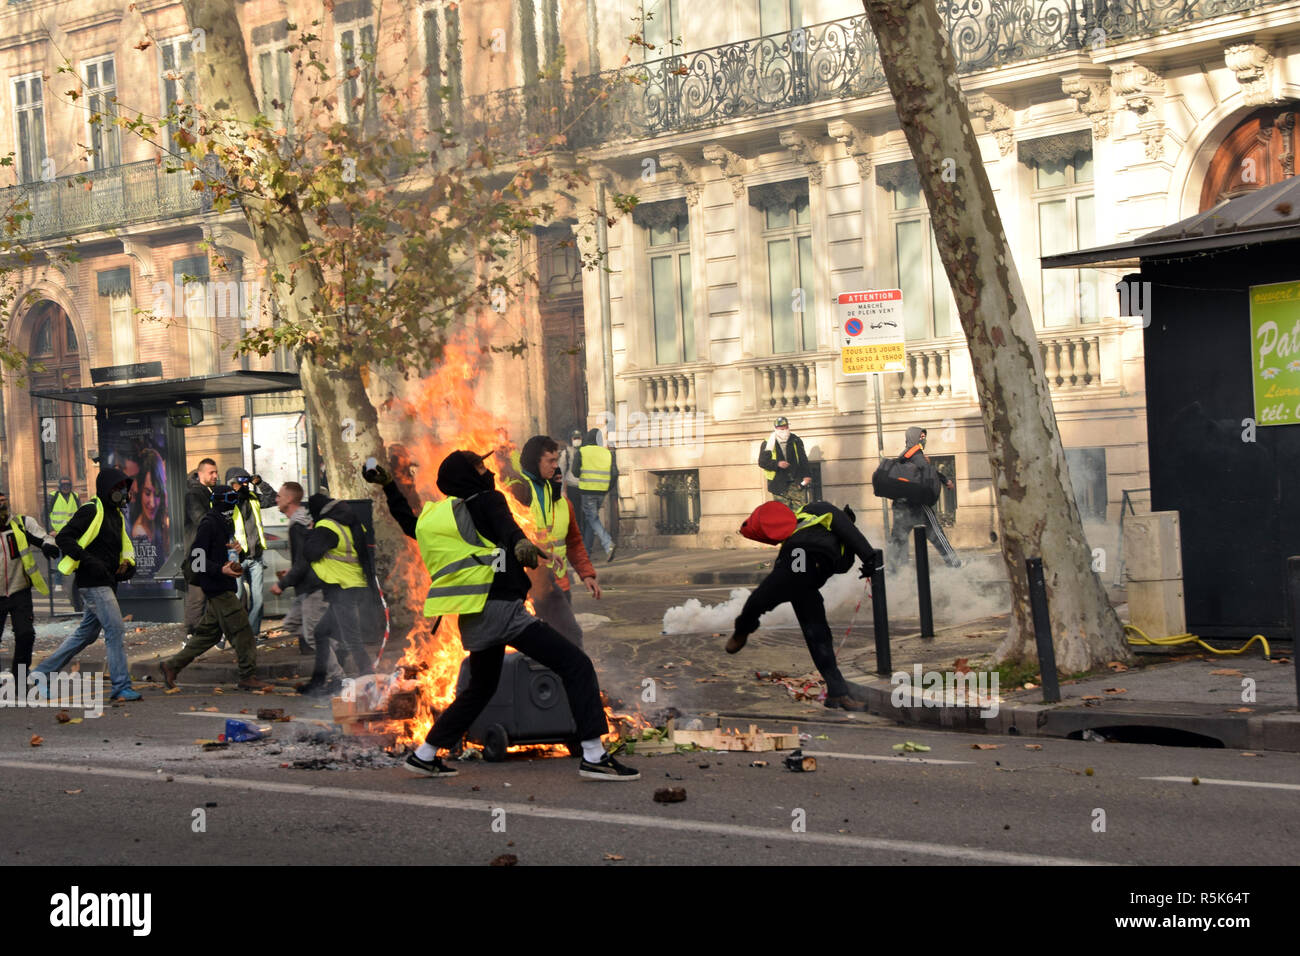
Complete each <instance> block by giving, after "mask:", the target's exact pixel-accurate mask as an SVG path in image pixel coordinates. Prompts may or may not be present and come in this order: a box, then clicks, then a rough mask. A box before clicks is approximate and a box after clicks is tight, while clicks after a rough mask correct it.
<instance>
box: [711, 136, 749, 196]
mask: <svg viewBox="0 0 1300 956" xmlns="http://www.w3.org/2000/svg"><path fill="white" fill-rule="evenodd" d="M704 158H705V159H707V160H708V161H709V162H710V163H712V164H713V165H714V166H717V167H718V169H720V170H721V171H722V175H723V176H724V177H726V180H727V182H729V183H730V184H731V194H732V195H733V196H735V197H736V198H737V199H739V198H740V197H741V196H743V195H745V173H747V172H749V160H747V159H745V157H744V156H741V155H740V154H739V153H733V152H732V151H731V150H729V149H727V147H725V146H718V145H716V144H715V145H709V146H705V147H704Z"/></svg>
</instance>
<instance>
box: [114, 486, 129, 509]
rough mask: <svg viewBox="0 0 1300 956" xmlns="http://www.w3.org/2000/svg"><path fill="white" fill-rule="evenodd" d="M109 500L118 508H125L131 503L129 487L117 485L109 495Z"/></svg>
mask: <svg viewBox="0 0 1300 956" xmlns="http://www.w3.org/2000/svg"><path fill="white" fill-rule="evenodd" d="M109 498H110V499H111V500H112V502H113V504H115V505H117V506H118V507H119V508H125V507H126V506H127V505H129V504H130V503H131V486H130V485H126V486H123V485H118V486H117V487H116V488H114V489H113V493H112V494H110V495H109Z"/></svg>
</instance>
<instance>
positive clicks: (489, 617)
mask: <svg viewBox="0 0 1300 956" xmlns="http://www.w3.org/2000/svg"><path fill="white" fill-rule="evenodd" d="M483 457H484V456H482V455H478V454H475V453H474V452H470V451H455V452H452V453H451V454H450V455H448V456H447V457H446V458H445V459H444V460H443V462H442V464H441V465H440V466H439V467H438V490H439V491H441V492H442V493H443V494H444V495H446V496H447V497H448V498H456V499H460V500H461V501H463V502H464V505H465V509H466V511H467V512H468V514H469V517H470V518H471V519H472V520H473V523H474V530H475V531H476V532H477V534H478V536H481V537H482V538H484V539H485V540H486V541H487V542H488V543H489V545H491V546H493V547H495V548H498V549H500V550H499V552H498V554H499V556H500V558H501V559H503V560H501V562H500V565H499V566H498V565H497V564H495V563H494V564H493V568H494V569H495V573H494V574H493V575H492V583H491V584H490V585H489V588H488V593H487V600H486V602H485V603H484V605H483V609H482V610H481V611H479V612H477V613H474V614H459V615H457V626H458V628H459V630H460V642H461V644H462V646H463V647H464V648H465V650H467V651H469V662H468V667H469V682H468V683H467V684H466V685H465V686H464V687H463V688H461V689H460V691H459V692H458V693H457V694H456V699H455V700H454V701H452V703H451V706H449V707H448V708H447V709H446V710H445V711H443V712H442V715H441V716H440V717H439V718H438V720H437V721H436V722H435V723H434V725H433V727H432V729H430V731H429V735H428V737H426V738H425V741H424V743H423V744H421V745H420V746H419V747H418V748H416V750H415V752H414V753H412V754H410V755H409V756H408V757H407V758H406V768H407V769H408V770H410V771H412V772H413V773H419V774H424V775H425V776H429V777H450V776H455V775H456V773H457V771H456V770H454V769H452V768H450V767H448V766H447V765H446V764H444V763H443V762H442V758H441V757H439V756H438V751H439V750H440V749H446V750H449V749H451V748H453V747H455V746H456V745H457V744H458V743H459V742H460V740H461V738H462V737H463V736H464V735H465V732H466V731H467V730H469V728H470V725H471V724H473V723H474V720H475V718H477V717H478V715H479V714H480V713H481V712H482V711H483V708H484V707H486V706H487V705H488V702H489V701H490V700H491V699H492V695H493V694H495V693H496V689H497V685H498V684H499V683H500V680H501V667H502V664H503V662H504V660H505V651H506V645H507V644H509V645H510V646H511V647H513V648H515V649H516V650H518V651H520V652H521V653H523V654H526V655H528V656H529V657H531V658H532V659H533V660H535V661H537V662H538V663H540V664H542V665H544V666H546V667H549V668H550V669H551V670H553V671H555V673H556V674H557V675H559V678H560V681H561V682H562V683H563V684H564V691H565V694H566V695H567V696H568V699H569V708H570V710H571V711H572V713H573V720H574V723H575V724H576V725H577V736H578V738H579V739H580V740H581V742H582V745H581V752H582V756H583V759H582V763H581V764H580V765H579V768H578V773H579V775H580V776H583V777H587V778H589V779H595V780H636V779H638V778H639V777H640V776H641V775H640V774H639V773H637V772H636V771H635V770H633V769H632V768H631V767H625V766H623V765H622V764H620V763H618V762H617V761H615V760H614V758H613V757H611V756H610V755H609V754H607V753H605V748H604V745H603V744H602V743H601V740H600V738H601V735H602V734H605V733H607V732H608V730H609V724H608V722H607V721H606V720H605V712H604V710H603V709H602V708H601V704H600V685H599V683H598V682H597V680H596V669H595V668H594V667H593V666H592V664H591V659H590V658H589V657H587V655H586V654H584V653H583V652H582V651H581V650H579V649H578V648H577V647H575V646H574V645H573V644H571V643H570V642H569V641H567V640H565V638H564V637H563V636H562V635H560V634H559V633H558V632H557V631H556V630H555V629H554V628H552V627H551V626H550V625H548V624H546V623H545V622H544V621H541V620H539V619H538V618H536V617H534V616H533V615H531V614H529V613H528V611H527V610H526V609H525V608H524V598H525V597H527V595H528V589H529V587H530V585H531V582H530V581H529V579H528V575H527V574H526V573H525V571H524V568H525V567H536V566H537V564H538V561H539V560H544V559H545V554H544V552H542V551H541V550H540V549H539V548H538V547H537V546H536V545H535V544H533V543H532V542H531V541H529V540H528V538H527V536H526V535H525V534H524V532H523V531H522V530H521V529H520V527H519V526H518V525H517V524H515V520H514V518H513V517H512V516H511V514H510V506H509V505H508V504H507V503H506V499H505V497H504V496H503V495H502V494H501V492H499V491H497V490H496V486H495V482H494V481H493V476H492V472H490V471H488V470H487V468H486V466H484V464H483ZM365 478H366V480H367V481H370V482H373V483H375V484H381V485H383V486H384V496H385V497H386V498H387V499H388V510H389V511H391V512H392V515H393V518H394V520H396V521H397V524H398V525H399V526H400V527H401V529H402V531H403V533H405V534H406V536H407V537H408V538H414V539H416V540H417V541H418V540H419V538H418V537H417V534H416V528H417V525H419V523H420V522H419V519H417V518H416V516H415V514H414V512H413V511H412V510H411V506H410V503H409V502H408V501H407V500H406V498H405V497H403V495H402V491H401V489H400V488H398V486H397V484H396V483H395V482H394V481H393V478H392V475H390V474H389V473H388V471H387V469H384V468H376V469H375V470H373V471H368V472H365ZM440 504H441V503H440ZM437 507H439V505H436V504H434V503H433V502H426V503H425V505H424V509H423V511H422V512H421V518H423V517H424V515H426V514H429V513H430V512H431V511H432V510H433V509H435V508H437ZM464 533H467V532H464V531H463V532H462V534H464ZM421 557H422V558H425V561H426V566H427V564H428V561H429V560H431V558H430V557H429V556H427V555H424V554H422V555H421Z"/></svg>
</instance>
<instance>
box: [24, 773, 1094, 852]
mask: <svg viewBox="0 0 1300 956" xmlns="http://www.w3.org/2000/svg"><path fill="white" fill-rule="evenodd" d="M0 767H8V768H10V769H13V770H44V771H51V770H53V771H55V772H62V773H75V774H79V775H82V776H85V775H90V776H95V777H115V778H118V779H121V780H139V781H142V782H143V781H149V782H152V783H156V782H157V781H158V780H159V778H160V774H158V773H151V772H149V771H147V770H126V769H117V768H112V767H79V766H76V765H74V764H50V763H35V762H32V761H28V760H0ZM172 782H173V783H188V784H195V785H197V786H202V787H225V788H227V789H231V790H260V791H264V792H268V793H292V794H298V795H300V796H307V797H329V798H332V799H336V800H357V801H370V802H373V803H389V804H399V805H404V806H416V807H433V808H436V809H440V810H468V811H471V812H477V813H490V812H492V811H493V810H495V809H502V810H505V811H506V812H507V813H517V814H519V815H521V816H528V817H540V818H542V819H547V820H568V821H572V822H578V823H603V824H608V825H612V826H634V827H644V828H646V829H651V830H679V831H685V832H689V833H706V834H712V835H714V836H728V837H748V838H750V839H755V840H769V841H773V840H783V841H788V842H791V843H802V844H805V845H807V844H809V843H817V844H821V845H823V846H837V847H844V848H846V849H852V850H885V851H889V852H892V853H896V854H899V855H903V854H911V855H923V856H936V857H940V858H943V859H949V860H961V861H967V862H971V863H986V864H987V863H1005V864H1009V865H1019V866H1109V865H1111V864H1108V863H1104V862H1101V861H1094V860H1079V859H1073V858H1070V857H1058V856H1039V855H1036V854H1032V853H1011V852H1008V851H1005V850H981V849H977V848H975V847H961V846H949V845H945V844H941V843H920V842H916V841H912V840H887V839H882V838H879V837H857V836H849V835H847V834H839V833H807V832H805V833H794V832H792V831H790V830H786V829H765V828H763V827H754V826H745V825H743V824H734V823H710V822H708V821H706V820H682V819H673V818H661V817H650V816H644V815H642V814H638V813H611V812H608V811H601V810H580V809H577V808H573V807H539V806H537V805H536V804H530V803H494V802H492V801H489V800H469V799H464V798H459V797H434V796H423V795H417V794H411V793H389V792H385V791H379V790H353V789H348V788H344V787H322V786H314V785H310V784H301V783H274V782H272V781H267V780H249V779H240V778H234V777H225V778H222V777H201V776H194V775H191V774H179V773H173V774H172Z"/></svg>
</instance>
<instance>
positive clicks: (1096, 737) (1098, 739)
mask: <svg viewBox="0 0 1300 956" xmlns="http://www.w3.org/2000/svg"><path fill="white" fill-rule="evenodd" d="M1079 739H1080V740H1091V741H1093V742H1094V743H1103V744H1104V743H1105V742H1106V737H1105V735H1103V734H1099V733H1097V731H1095V730H1091V729H1089V730H1085V731H1084V732H1083V733H1082V734H1080V735H1079Z"/></svg>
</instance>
